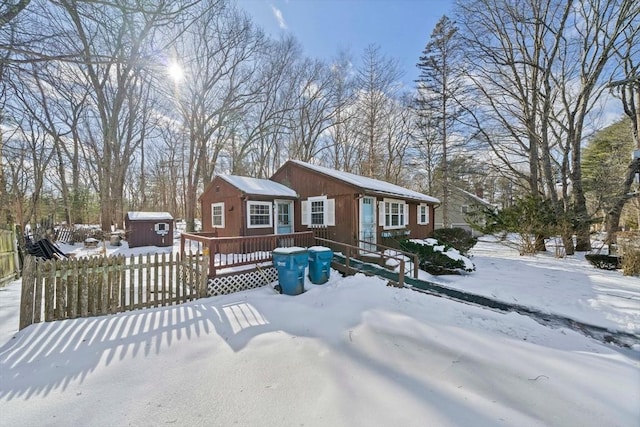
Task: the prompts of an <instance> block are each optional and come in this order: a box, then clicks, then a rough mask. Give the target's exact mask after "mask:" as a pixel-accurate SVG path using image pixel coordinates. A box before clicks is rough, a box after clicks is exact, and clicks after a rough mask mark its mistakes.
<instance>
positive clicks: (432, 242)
mask: <svg viewBox="0 0 640 427" xmlns="http://www.w3.org/2000/svg"><path fill="white" fill-rule="evenodd" d="M400 246H401V247H402V249H403V250H405V251H407V252H411V253H414V254H416V255H418V257H419V259H420V268H421V269H422V270H424V271H426V272H427V273H430V274H436V275H438V274H463V273H465V272H466V273H469V272H472V271H474V270H475V269H476V267H475V266H474V265H473V263H472V262H471V261H470V260H469V258H467V257H465V256H464V255H462V254H460V251H458V250H457V249H455V248H454V247H452V246H451V245H447V244H445V243H441V242H440V241H438V240H436V239H424V240H418V239H409V240H403V241H402V242H400Z"/></svg>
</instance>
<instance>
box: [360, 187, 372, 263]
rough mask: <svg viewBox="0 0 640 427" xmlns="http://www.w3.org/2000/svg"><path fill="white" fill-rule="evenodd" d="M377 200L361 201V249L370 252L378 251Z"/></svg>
mask: <svg viewBox="0 0 640 427" xmlns="http://www.w3.org/2000/svg"><path fill="white" fill-rule="evenodd" d="M375 206H376V199H375V197H368V196H366V197H362V198H361V199H360V247H361V248H362V249H367V250H370V251H375V250H376V209H375Z"/></svg>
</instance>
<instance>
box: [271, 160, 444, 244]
mask: <svg viewBox="0 0 640 427" xmlns="http://www.w3.org/2000/svg"><path fill="white" fill-rule="evenodd" d="M271 179H272V180H273V181H277V182H279V183H281V184H283V185H286V186H288V187H290V188H292V189H294V190H295V191H296V192H297V193H298V195H299V197H300V199H299V201H298V202H297V203H296V212H298V213H299V214H296V221H295V227H296V230H298V231H306V230H308V229H310V228H315V227H326V229H327V233H326V237H327V238H329V239H331V240H336V241H339V242H343V243H347V244H351V245H354V246H360V247H362V248H363V249H372V248H373V246H374V245H375V244H376V243H380V244H383V245H389V246H393V243H394V242H395V240H397V239H403V238H405V237H407V238H408V237H411V238H426V237H428V236H429V235H430V234H431V233H432V232H433V216H434V209H435V207H436V205H438V204H439V203H440V201H439V200H438V199H437V198H435V197H432V196H428V195H426V194H422V193H419V192H417V191H413V190H410V189H407V188H404V187H401V186H398V185H395V184H391V183H388V182H385V181H381V180H377V179H373V178H368V177H364V176H360V175H355V174H352V173H348V172H342V171H338V170H335V169H330V168H325V167H322V166H317V165H313V164H310V163H305V162H301V161H298V160H289V161H287V162H286V163H285V164H284V165H282V166H281V167H280V169H278V170H277V171H276V173H275V174H274V175H273V176H272V177H271Z"/></svg>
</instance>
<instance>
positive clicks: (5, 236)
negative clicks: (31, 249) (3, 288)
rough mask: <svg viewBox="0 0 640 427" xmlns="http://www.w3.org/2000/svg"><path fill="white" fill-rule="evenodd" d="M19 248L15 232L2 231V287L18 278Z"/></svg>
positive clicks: (0, 265)
mask: <svg viewBox="0 0 640 427" xmlns="http://www.w3.org/2000/svg"><path fill="white" fill-rule="evenodd" d="M17 251H18V248H17V246H16V239H15V235H14V233H13V231H11V230H0V285H2V284H3V283H5V282H8V281H11V280H14V279H15V278H16V271H17V270H18V262H17V261H18V257H17Z"/></svg>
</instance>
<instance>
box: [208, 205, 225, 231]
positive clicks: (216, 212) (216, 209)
mask: <svg viewBox="0 0 640 427" xmlns="http://www.w3.org/2000/svg"><path fill="white" fill-rule="evenodd" d="M211 226H212V227H213V228H224V202H222V203H212V204H211Z"/></svg>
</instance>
